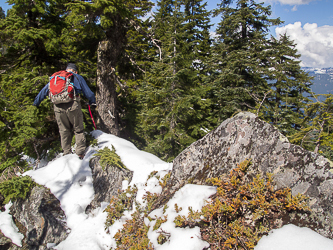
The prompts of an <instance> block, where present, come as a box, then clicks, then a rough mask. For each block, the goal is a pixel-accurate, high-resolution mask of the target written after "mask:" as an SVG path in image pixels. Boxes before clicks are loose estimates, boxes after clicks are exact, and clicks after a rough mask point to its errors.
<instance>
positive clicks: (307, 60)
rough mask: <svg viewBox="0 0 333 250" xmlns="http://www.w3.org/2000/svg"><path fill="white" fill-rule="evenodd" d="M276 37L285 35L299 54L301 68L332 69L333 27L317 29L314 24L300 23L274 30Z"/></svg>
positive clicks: (326, 26) (325, 26) (327, 26)
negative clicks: (293, 43) (292, 42)
mask: <svg viewBox="0 0 333 250" xmlns="http://www.w3.org/2000/svg"><path fill="white" fill-rule="evenodd" d="M275 33H276V35H277V37H279V36H280V35H283V34H285V33H286V34H287V35H288V36H289V37H290V39H291V40H293V41H294V42H295V44H296V49H297V50H298V53H299V54H301V58H300V59H301V61H302V63H301V66H303V67H318V68H322V67H333V26H329V25H324V26H320V27H318V25H317V24H316V23H312V24H310V23H306V24H304V26H303V27H302V23H301V22H295V23H294V24H288V25H286V26H283V27H279V28H276V29H275Z"/></svg>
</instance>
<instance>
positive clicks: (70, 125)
mask: <svg viewBox="0 0 333 250" xmlns="http://www.w3.org/2000/svg"><path fill="white" fill-rule="evenodd" d="M66 72H70V73H71V74H68V73H66ZM77 72H78V70H77V67H76V65H75V64H74V63H69V64H68V65H67V68H66V71H59V72H57V73H55V74H54V75H52V77H51V78H50V82H49V83H48V84H46V85H45V86H44V88H43V89H42V90H41V91H40V92H39V94H38V95H37V96H36V98H35V101H34V104H33V105H34V106H37V107H38V106H39V105H40V103H41V102H42V101H43V100H44V99H45V97H46V96H48V95H50V98H51V101H52V102H53V103H54V112H55V117H56V120H57V123H58V127H59V133H60V138H61V147H62V149H63V151H64V155H67V154H71V153H72V150H71V142H72V137H73V135H72V129H73V130H74V133H75V141H76V150H75V153H76V154H77V155H78V156H79V158H80V159H83V157H84V153H85V149H86V138H85V135H84V132H83V114H82V110H81V104H80V96H79V94H80V93H83V95H84V96H85V97H86V98H87V99H88V100H89V104H90V105H92V106H96V99H95V95H94V93H93V92H92V91H91V90H90V88H89V87H88V85H87V83H86V81H85V80H84V78H83V77H82V76H80V75H79V74H77ZM58 73H59V74H58ZM68 75H70V76H68ZM53 77H54V78H55V80H54V79H53ZM66 77H68V79H69V80H68V82H69V81H70V83H69V84H68V85H69V86H66V87H67V88H68V92H67V88H66V90H65V91H62V92H61V93H60V94H62V96H61V97H60V99H59V98H58V97H57V96H56V95H53V94H54V93H53V90H52V89H51V91H50V85H56V83H57V79H58V83H60V82H61V81H62V80H61V79H63V82H66ZM52 79H53V81H52ZM51 82H52V84H51ZM72 86H74V89H72ZM70 88H71V91H72V92H70V90H69V89H70ZM64 94H66V95H67V96H65V97H64ZM53 98H54V99H53ZM57 98H58V99H57ZM59 100H60V101H59ZM62 100H64V102H63V101H62Z"/></svg>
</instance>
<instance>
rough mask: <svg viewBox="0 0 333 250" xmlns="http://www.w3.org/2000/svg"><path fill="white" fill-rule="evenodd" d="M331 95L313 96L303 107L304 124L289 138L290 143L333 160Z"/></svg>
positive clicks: (332, 97)
mask: <svg viewBox="0 0 333 250" xmlns="http://www.w3.org/2000/svg"><path fill="white" fill-rule="evenodd" d="M332 101H333V95H332V94H323V95H321V94H319V95H313V99H311V100H310V102H309V103H307V104H306V105H305V108H304V113H305V117H304V120H305V122H304V124H303V126H302V128H301V129H300V130H298V131H297V132H295V133H294V134H292V135H291V136H290V141H291V142H292V143H295V144H298V145H300V146H302V147H304V148H305V149H307V150H311V151H313V152H314V153H320V154H322V155H324V156H325V157H327V158H329V159H330V160H333V133H332V129H333V105H332Z"/></svg>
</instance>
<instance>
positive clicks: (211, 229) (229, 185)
mask: <svg viewBox="0 0 333 250" xmlns="http://www.w3.org/2000/svg"><path fill="white" fill-rule="evenodd" d="M250 165H251V163H250V161H249V160H246V161H244V162H242V163H241V164H239V165H238V166H237V168H235V169H233V170H231V172H230V174H229V175H224V176H221V177H220V178H212V179H210V182H211V183H212V184H213V185H214V186H217V193H216V194H215V195H214V197H212V200H211V201H209V202H208V204H207V205H206V206H204V207H203V208H202V210H201V211H192V209H190V212H189V216H188V217H185V216H178V217H176V219H175V224H176V225H177V226H178V227H187V226H189V227H193V226H196V225H197V226H200V228H201V234H202V239H203V240H205V241H207V242H209V243H210V249H211V250H214V249H246V250H247V249H253V248H254V246H255V245H256V244H257V242H258V241H259V239H260V238H261V237H262V236H263V235H266V234H268V232H269V231H270V230H271V229H273V228H277V225H276V224H275V222H276V220H277V219H278V218H281V217H282V216H283V215H284V214H288V213H292V212H293V213H306V212H308V211H309V207H308V204H307V198H306V197H305V196H304V195H300V194H298V195H296V196H292V195H291V190H290V189H289V188H284V189H280V190H276V191H275V190H274V186H273V179H272V174H267V176H266V177H262V176H261V175H257V176H255V177H251V175H250V174H246V173H247V170H248V168H249V167H250Z"/></svg>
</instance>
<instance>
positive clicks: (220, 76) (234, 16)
mask: <svg viewBox="0 0 333 250" xmlns="http://www.w3.org/2000/svg"><path fill="white" fill-rule="evenodd" d="M230 3H232V1H222V3H221V4H220V5H219V8H218V9H216V10H215V15H217V14H220V13H221V14H222V20H221V22H220V23H219V25H218V28H217V34H218V36H217V39H216V43H215V44H214V48H213V56H212V69H213V71H212V77H211V80H212V90H211V93H210V98H212V100H213V103H214V104H216V105H214V106H212V115H211V117H212V119H211V121H212V123H217V124H219V123H220V122H221V121H222V120H224V119H226V118H228V117H230V115H232V114H233V113H235V112H237V111H241V110H242V111H245V110H249V111H253V112H255V113H257V114H258V115H259V116H260V117H261V118H263V119H265V120H266V121H268V122H271V123H272V124H274V125H275V126H277V127H278V128H279V129H280V130H281V132H283V133H284V134H286V135H288V134H291V133H293V132H295V131H296V130H297V129H299V128H300V127H301V125H302V121H303V119H302V117H304V115H303V114H302V108H303V106H304V104H305V103H306V102H307V101H308V99H307V97H306V95H307V94H308V93H309V91H310V89H309V86H310V80H311V78H310V77H309V76H308V74H306V73H305V72H303V71H302V70H301V67H300V65H299V61H298V58H299V57H300V55H298V54H297V50H296V49H295V44H294V43H293V42H292V41H290V40H289V38H288V37H287V36H282V37H281V38H279V39H275V38H274V37H271V38H270V39H269V38H268V28H269V27H270V26H273V25H279V24H281V21H280V19H279V18H278V19H270V18H269V16H270V14H271V10H270V6H267V7H264V6H263V5H262V4H258V3H256V2H255V1H253V0H237V1H236V7H235V8H231V7H230Z"/></svg>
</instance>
